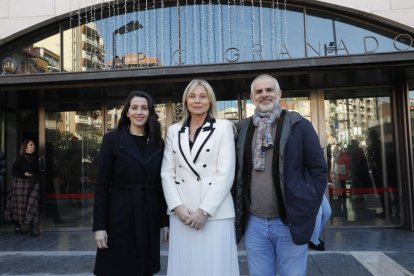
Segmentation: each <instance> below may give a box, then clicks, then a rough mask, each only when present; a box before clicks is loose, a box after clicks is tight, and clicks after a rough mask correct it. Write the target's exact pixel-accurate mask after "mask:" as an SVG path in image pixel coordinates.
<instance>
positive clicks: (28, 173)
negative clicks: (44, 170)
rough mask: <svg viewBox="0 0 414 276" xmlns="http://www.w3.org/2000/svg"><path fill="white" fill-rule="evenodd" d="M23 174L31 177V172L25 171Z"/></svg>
mask: <svg viewBox="0 0 414 276" xmlns="http://www.w3.org/2000/svg"><path fill="white" fill-rule="evenodd" d="M24 176H26V177H32V176H33V174H32V173H31V172H25V173H24Z"/></svg>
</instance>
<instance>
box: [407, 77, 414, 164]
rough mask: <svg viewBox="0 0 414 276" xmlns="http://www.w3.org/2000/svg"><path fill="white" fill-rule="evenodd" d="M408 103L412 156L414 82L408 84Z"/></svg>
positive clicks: (412, 154)
mask: <svg viewBox="0 0 414 276" xmlns="http://www.w3.org/2000/svg"><path fill="white" fill-rule="evenodd" d="M408 89H409V94H408V104H409V108H410V121H411V143H412V146H411V156H412V158H413V157H414V82H409V84H408Z"/></svg>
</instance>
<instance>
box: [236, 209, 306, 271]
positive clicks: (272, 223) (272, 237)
mask: <svg viewBox="0 0 414 276" xmlns="http://www.w3.org/2000/svg"><path fill="white" fill-rule="evenodd" d="M244 246H245V248H246V253H247V262H248V266H249V275H250V276H275V275H276V266H277V270H278V271H279V274H280V276H305V275H306V265H307V251H308V246H307V244H304V245H296V244H294V243H293V240H292V236H291V234H290V231H289V227H288V226H286V225H284V224H283V222H282V221H281V220H280V219H279V218H272V219H267V218H261V217H257V216H255V215H252V214H250V215H249V219H248V222H247V227H246V231H245V235H244Z"/></svg>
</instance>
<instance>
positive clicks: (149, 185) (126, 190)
mask: <svg viewBox="0 0 414 276" xmlns="http://www.w3.org/2000/svg"><path fill="white" fill-rule="evenodd" d="M160 128H161V127H160V123H159V122H158V116H157V114H156V113H155V108H154V101H153V99H152V98H151V97H150V96H149V95H148V94H147V93H145V92H141V91H132V92H131V93H130V94H129V96H128V98H127V99H126V101H125V104H124V107H123V110H122V113H121V118H120V120H119V123H118V129H117V130H115V131H112V132H109V133H107V134H105V135H104V137H103V140H102V145H101V151H100V162H99V170H98V175H97V180H96V188H95V202H94V211H93V231H94V232H95V240H96V244H97V247H98V249H97V253H96V261H95V270H94V273H95V274H96V275H153V274H154V273H156V272H158V271H159V270H160V228H161V227H163V228H164V229H163V230H164V233H163V234H164V237H163V239H164V241H165V242H166V241H167V240H168V227H167V225H168V216H167V215H166V203H165V199H164V195H163V191H162V187H161V179H160V169H161V162H162V157H163V149H164V144H163V140H162V138H161V130H160Z"/></svg>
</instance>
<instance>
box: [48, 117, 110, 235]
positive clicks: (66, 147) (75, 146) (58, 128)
mask: <svg viewBox="0 0 414 276" xmlns="http://www.w3.org/2000/svg"><path fill="white" fill-rule="evenodd" d="M45 126H46V129H45V131H46V132H45V139H46V143H45V145H46V147H45V150H46V154H45V164H46V169H45V179H46V187H45V189H46V196H45V204H46V208H45V220H44V223H45V224H46V225H49V226H50V225H54V226H56V227H85V226H89V225H90V224H91V222H92V208H93V192H94V187H95V181H96V172H97V162H98V156H99V148H100V144H101V140H102V113H101V111H100V110H99V109H91V110H74V111H54V112H46V120H45Z"/></svg>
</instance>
